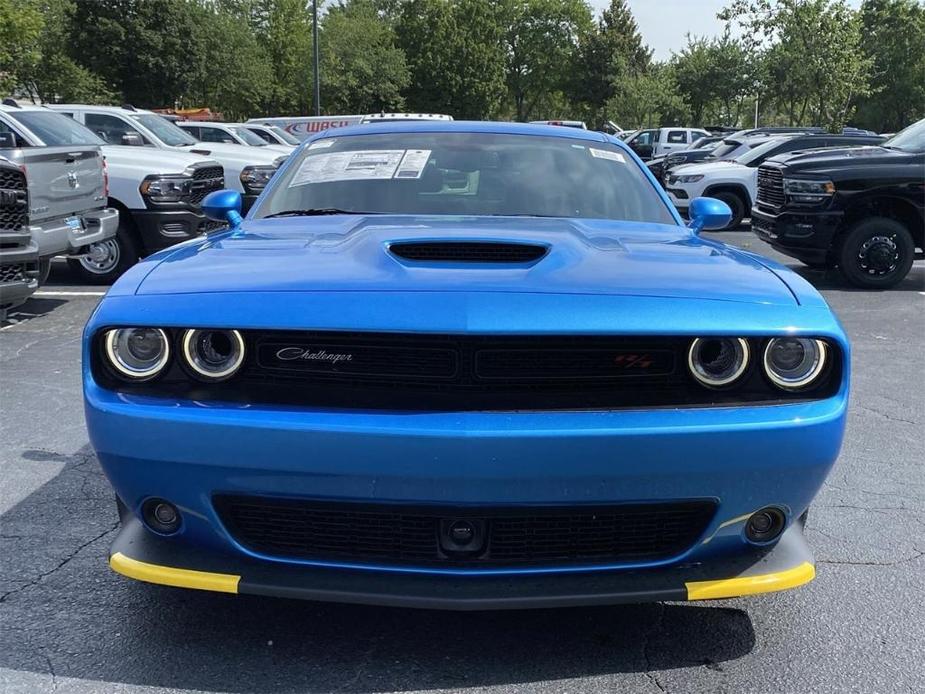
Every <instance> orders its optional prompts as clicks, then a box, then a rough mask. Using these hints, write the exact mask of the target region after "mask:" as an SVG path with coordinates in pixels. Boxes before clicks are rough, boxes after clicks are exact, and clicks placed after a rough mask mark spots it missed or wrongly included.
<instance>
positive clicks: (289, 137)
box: [269, 125, 299, 145]
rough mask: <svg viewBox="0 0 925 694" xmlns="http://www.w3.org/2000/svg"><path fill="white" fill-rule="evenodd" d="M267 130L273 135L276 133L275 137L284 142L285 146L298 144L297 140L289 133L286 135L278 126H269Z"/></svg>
mask: <svg viewBox="0 0 925 694" xmlns="http://www.w3.org/2000/svg"><path fill="white" fill-rule="evenodd" d="M269 128H270V130H272V131H273V132H274V133H276V135H277V136H278V137H279V138H280V139H281V140H282V141H283V142H285V143H286V144H287V145H297V144H299V138H297V137H293V136H292V135H290V134H289V133H287V132H286V131H285V130H283V129H282V128H280V127H279V126H276V125H271V126H269Z"/></svg>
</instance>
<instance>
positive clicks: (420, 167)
mask: <svg viewBox="0 0 925 694" xmlns="http://www.w3.org/2000/svg"><path fill="white" fill-rule="evenodd" d="M428 159H430V150H429V149H409V150H407V151H406V152H405V156H403V157H402V159H401V163H400V164H399V165H398V170H397V171H396V172H395V178H420V177H421V174H422V173H423V172H424V167H425V166H427V160H428Z"/></svg>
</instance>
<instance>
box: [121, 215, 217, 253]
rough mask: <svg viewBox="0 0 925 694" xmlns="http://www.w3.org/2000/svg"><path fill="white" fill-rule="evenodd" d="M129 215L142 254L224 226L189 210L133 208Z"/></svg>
mask: <svg viewBox="0 0 925 694" xmlns="http://www.w3.org/2000/svg"><path fill="white" fill-rule="evenodd" d="M132 217H133V219H134V221H135V225H136V227H137V229H138V233H139V234H140V235H141V241H142V243H143V244H144V251H145V255H149V254H151V253H154V252H155V251H159V250H161V249H164V248H168V247H170V246H173V245H175V244H177V243H180V242H182V241H187V240H189V239H192V238H196V237H197V236H201V235H203V234H206V233H209V232H210V231H215V230H217V229H219V228H224V226H225V225H224V224H221V223H219V222H213V221H211V220H209V219H208V218H207V217H206V216H205V215H204V214H201V213H198V212H193V211H192V210H133V211H132Z"/></svg>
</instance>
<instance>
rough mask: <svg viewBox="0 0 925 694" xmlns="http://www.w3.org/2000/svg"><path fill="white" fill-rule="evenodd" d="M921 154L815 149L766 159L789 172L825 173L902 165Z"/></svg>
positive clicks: (882, 149) (883, 149)
mask: <svg viewBox="0 0 925 694" xmlns="http://www.w3.org/2000/svg"><path fill="white" fill-rule="evenodd" d="M921 157H922V155H921V154H915V153H911V152H902V151H900V150H897V149H888V148H886V147H878V146H872V147H844V148H840V149H817V150H809V151H805V152H795V153H793V154H782V155H778V156H776V157H772V158H770V159H768V162H771V163H778V164H784V165H786V167H787V168H788V169H789V170H791V171H818V172H820V173H823V172H827V171H829V170H830V169H839V168H842V167H844V166H846V165H848V166H852V165H855V166H876V165H878V164H902V163H906V162H909V161H913V160H915V159H916V158H919V159H921Z"/></svg>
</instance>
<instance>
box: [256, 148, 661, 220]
mask: <svg viewBox="0 0 925 694" xmlns="http://www.w3.org/2000/svg"><path fill="white" fill-rule="evenodd" d="M351 213H358V214H411V215H415V214H417V215H493V216H494V215H501V216H527V217H530V216H534V217H583V218H593V219H619V220H629V221H638V222H657V223H662V224H677V222H676V221H675V219H674V217H673V216H672V214H671V212H670V210H669V206H668V205H667V204H666V203H665V202H664V200H663V199H662V198H661V197H660V196H659V195H658V193H657V192H656V189H655V187H654V186H653V185H652V183H650V182H649V180H648V179H647V178H646V177H645V176H644V175H643V173H642V171H641V170H640V168H639V166H638V165H637V164H636V163H635V162H634V161H633V159H632V158H631V157H630V156H629V155H628V154H626V153H625V152H623V151H622V150H620V149H618V148H617V147H615V146H614V145H612V144H609V143H606V142H596V141H590V140H583V139H577V138H565V137H546V136H538V135H514V134H507V133H487V132H479V133H466V132H387V133H377V134H370V135H351V136H347V137H330V138H325V139H321V140H316V141H315V142H312V143H311V144H310V145H309V146H308V147H307V148H306V149H303V150H301V151H300V152H299V154H298V155H295V159H294V160H293V161H292V162H291V163H290V164H287V165H286V168H285V169H284V170H282V171H280V172H279V174H277V176H276V177H274V182H273V183H272V184H271V187H270V188H268V189H267V190H266V191H265V192H264V195H263V198H262V199H261V203H260V205H259V207H258V209H257V210H256V214H255V216H256V217H257V218H263V217H270V216H299V215H311V214H351Z"/></svg>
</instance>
